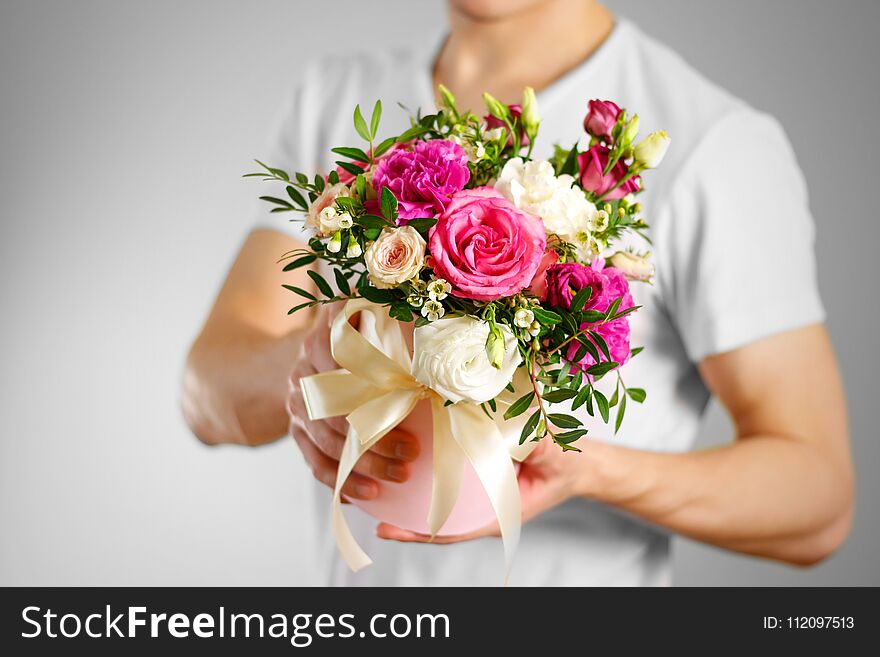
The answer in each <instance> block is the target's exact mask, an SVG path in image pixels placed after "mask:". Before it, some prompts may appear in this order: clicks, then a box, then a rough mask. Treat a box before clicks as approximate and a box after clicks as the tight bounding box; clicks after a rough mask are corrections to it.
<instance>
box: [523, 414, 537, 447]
mask: <svg viewBox="0 0 880 657" xmlns="http://www.w3.org/2000/svg"><path fill="white" fill-rule="evenodd" d="M540 419H541V410H540V409H538V410H537V411H535V412H534V413H532V415H531V417H529V419H528V420H526V423H525V424H524V425H523V428H522V431H521V432H520V434H519V444H520V445H522V444H523V443H524V442H526V438H528V437H529V436H530V435H532V432H533V431H534V430H535V427H537V426H538V421H539V420H540Z"/></svg>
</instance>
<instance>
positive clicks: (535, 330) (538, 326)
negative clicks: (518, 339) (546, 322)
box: [529, 322, 541, 338]
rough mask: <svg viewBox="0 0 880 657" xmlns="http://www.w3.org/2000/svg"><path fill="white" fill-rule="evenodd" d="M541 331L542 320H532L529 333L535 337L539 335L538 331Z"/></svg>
mask: <svg viewBox="0 0 880 657" xmlns="http://www.w3.org/2000/svg"><path fill="white" fill-rule="evenodd" d="M540 332H541V323H540V322H532V325H531V326H530V327H529V335H531V336H532V337H533V338H536V337H538V333H540Z"/></svg>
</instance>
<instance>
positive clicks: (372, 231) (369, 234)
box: [364, 228, 382, 273]
mask: <svg viewBox="0 0 880 657" xmlns="http://www.w3.org/2000/svg"><path fill="white" fill-rule="evenodd" d="M381 234H382V229H381V228H365V229H364V238H365V239H368V240H375V239H378V237H379V235H381ZM364 273H366V272H364Z"/></svg>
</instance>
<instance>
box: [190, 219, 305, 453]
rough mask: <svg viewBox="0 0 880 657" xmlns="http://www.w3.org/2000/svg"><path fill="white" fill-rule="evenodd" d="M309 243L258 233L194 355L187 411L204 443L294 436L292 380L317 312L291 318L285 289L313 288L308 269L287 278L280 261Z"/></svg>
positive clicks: (256, 442) (224, 290)
mask: <svg viewBox="0 0 880 657" xmlns="http://www.w3.org/2000/svg"><path fill="white" fill-rule="evenodd" d="M302 246H303V245H302V244H300V243H298V242H297V241H296V240H294V239H293V238H291V237H288V236H287V235H284V234H282V233H279V232H275V231H271V230H256V231H254V232H253V233H251V234H250V235H249V236H248V238H247V240H246V241H245V243H244V245H243V246H242V249H241V251H240V253H239V255H238V257H237V259H236V261H235V263H234V264H233V266H232V269H231V270H230V272H229V275H228V277H227V279H226V282H225V283H224V285H223V288H222V290H221V291H220V294H219V295H218V297H217V300H216V302H215V303H214V307H213V309H212V310H211V313H210V315H209V316H208V319H207V320H206V322H205V325H204V327H203V329H202V332H201V333H200V334H199V336H198V338H197V339H196V341H195V343H194V344H193V346H192V348H191V350H190V353H189V358H188V359H187V362H186V369H185V372H184V380H183V411H184V416H185V417H186V421H187V423H188V424H189V426H190V428H191V429H192V431H193V433H195V434H196V435H197V436H198V437H199V438H200V439H201V440H202V441H203V442H205V443H208V444H217V443H239V444H244V445H259V444H262V443H267V442H270V441H273V440H276V439H277V438H280V437H281V436H283V435H285V434H286V433H287V425H288V417H287V412H286V410H285V408H286V403H287V394H288V377H289V376H290V371H291V369H292V368H293V364H294V362H295V361H296V358H297V355H298V353H299V348H300V343H301V340H302V338H303V335H304V333H305V331H306V330H307V329H308V327H309V325H310V323H311V319H312V315H313V313H312V312H311V311H309V310H303V311H300V312H297V313H296V314H294V315H293V316H288V315H286V314H285V312H284V309H285V308H286V307H287V306H285V304H288V305H290V304H292V302H293V299H292V295H291V294H290V293H289V292H286V291H285V290H284V289H283V288H282V287H281V284H282V283H287V284H289V285H296V286H299V287H302V288H305V289H311V288H312V287H313V284H312V282H311V279H310V278H309V277H308V276H307V275H306V272H305V270H304V269H298V270H295V271H294V272H292V273H290V274H286V273H285V274H282V272H281V267H280V266H275V264H274V263H275V262H276V261H277V260H278V258H279V257H280V256H281V255H282V254H284V253H286V252H288V251H290V250H292V249H295V248H299V247H302Z"/></svg>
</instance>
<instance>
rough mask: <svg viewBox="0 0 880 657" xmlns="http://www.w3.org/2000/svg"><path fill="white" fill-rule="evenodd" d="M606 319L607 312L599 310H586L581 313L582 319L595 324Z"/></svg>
mask: <svg viewBox="0 0 880 657" xmlns="http://www.w3.org/2000/svg"><path fill="white" fill-rule="evenodd" d="M604 320H605V313H603V312H601V311H599V310H585V311H583V312H582V313H581V321H582V322H586V323H587V324H595V323H597V322H602V321H604Z"/></svg>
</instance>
